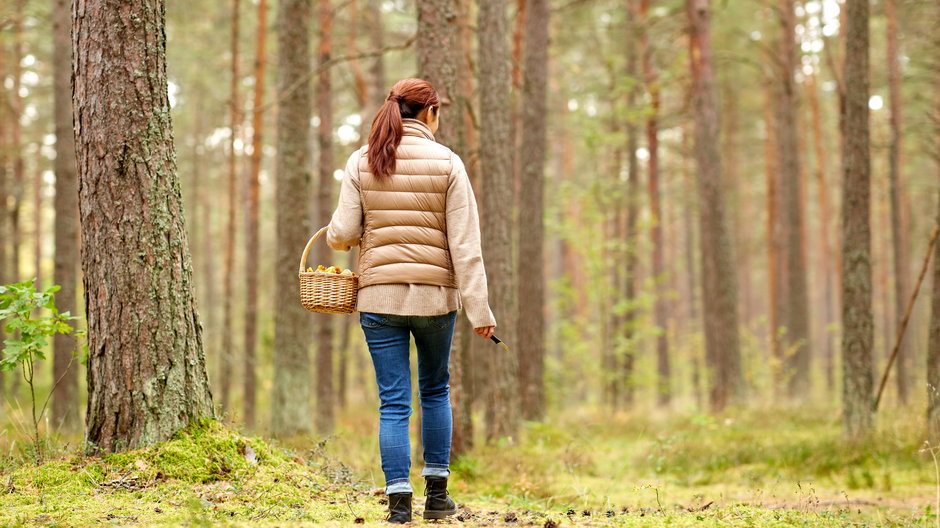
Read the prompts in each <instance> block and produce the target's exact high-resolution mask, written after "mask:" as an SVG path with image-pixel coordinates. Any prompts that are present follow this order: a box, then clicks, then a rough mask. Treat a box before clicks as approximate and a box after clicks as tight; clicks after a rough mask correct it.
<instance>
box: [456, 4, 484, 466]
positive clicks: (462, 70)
mask: <svg viewBox="0 0 940 528" xmlns="http://www.w3.org/2000/svg"><path fill="white" fill-rule="evenodd" d="M456 9H457V22H458V27H457V28H455V30H456V31H457V35H456V38H455V40H454V59H455V60H456V76H457V91H456V92H454V93H453V94H452V95H453V101H452V108H453V109H454V112H453V113H454V114H455V115H454V117H453V118H452V119H454V120H455V121H456V125H455V127H454V130H455V134H454V138H455V139H454V141H455V143H454V145H453V148H454V151H455V152H457V153H458V154H459V155H460V156H462V157H463V159H464V163H465V164H466V165H467V172H468V174H469V175H470V178H471V182H472V181H474V179H475V178H474V171H473V168H472V167H471V165H470V163H469V161H470V160H469V157H470V152H469V150H470V148H469V145H470V135H471V134H472V132H473V131H472V130H471V127H472V123H471V122H470V121H469V120H468V119H466V118H465V116H466V115H467V114H469V113H470V112H469V106H470V105H471V104H472V100H471V97H472V84H473V75H472V72H471V70H470V68H469V64H467V63H468V62H469V61H468V58H467V57H468V54H469V53H470V50H469V47H470V46H469V42H470V40H469V33H470V32H469V31H468V30H467V28H466V27H465V26H466V25H468V24H469V20H470V13H469V11H470V0H457V2H456ZM461 21H463V24H460V22H461ZM472 334H473V331H472V328H471V327H470V322H469V320H468V319H467V318H466V317H459V318H458V319H457V325H456V328H455V330H454V338H453V341H452V343H451V348H450V351H451V352H450V387H451V391H450V401H451V414H452V416H453V424H454V427H453V438H452V441H451V455H452V457H457V456H460V455H462V454H464V453H466V452H467V451H469V450H470V449H471V448H472V447H473V402H474V396H475V394H474V390H473V367H474V366H477V367H478V368H479V364H478V363H476V362H474V361H473V344H474V342H473V337H474V336H473V335H472Z"/></svg>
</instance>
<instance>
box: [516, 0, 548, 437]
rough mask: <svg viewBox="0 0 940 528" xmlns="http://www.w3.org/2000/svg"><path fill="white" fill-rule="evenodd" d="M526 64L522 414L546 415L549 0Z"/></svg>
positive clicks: (530, 16)
mask: <svg viewBox="0 0 940 528" xmlns="http://www.w3.org/2000/svg"><path fill="white" fill-rule="evenodd" d="M528 1H529V7H528V13H527V16H526V21H525V56H524V63H523V69H524V73H523V77H524V81H523V100H522V101H523V106H522V129H523V130H525V134H523V135H522V148H521V151H520V153H519V155H520V162H521V167H522V187H523V188H524V189H525V196H526V199H525V200H521V202H520V210H519V230H520V233H525V236H522V237H519V277H520V280H519V284H518V287H519V297H518V298H519V299H525V305H524V306H523V304H522V303H521V302H520V303H519V312H518V314H517V321H518V323H519V332H518V335H519V339H518V345H517V349H518V351H519V352H518V354H519V388H520V389H521V400H522V416H523V418H525V419H526V420H541V419H542V418H543V417H544V416H545V386H544V382H543V378H544V369H545V367H544V364H545V311H544V309H543V306H545V261H544V256H543V245H544V237H545V228H544V226H543V220H542V217H543V214H544V213H543V207H544V205H543V195H544V185H543V182H544V179H545V148H546V115H547V113H548V112H547V106H548V93H547V92H548V46H549V35H548V28H549V16H550V14H549V7H548V0H528Z"/></svg>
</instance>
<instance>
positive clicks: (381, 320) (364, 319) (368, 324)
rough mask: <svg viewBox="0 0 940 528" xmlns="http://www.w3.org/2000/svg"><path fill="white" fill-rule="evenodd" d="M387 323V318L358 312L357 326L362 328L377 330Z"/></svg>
mask: <svg viewBox="0 0 940 528" xmlns="http://www.w3.org/2000/svg"><path fill="white" fill-rule="evenodd" d="M387 321H388V316H386V315H384V314H377V313H371V312H359V324H360V325H362V327H363V328H378V327H380V326H382V325H384V324H385V323H386V322H387Z"/></svg>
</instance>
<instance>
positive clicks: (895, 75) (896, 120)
mask: <svg viewBox="0 0 940 528" xmlns="http://www.w3.org/2000/svg"><path fill="white" fill-rule="evenodd" d="M895 2H896V0H885V4H884V9H885V19H886V23H887V24H886V25H887V34H888V35H887V41H888V52H887V54H888V57H887V59H888V108H889V110H890V112H891V117H890V119H889V124H890V127H891V142H890V146H889V150H888V185H889V196H890V198H891V241H892V243H893V247H892V249H893V251H892V254H893V256H894V301H895V305H894V306H895V319H896V320H897V321H900V319H901V318H902V317H904V310H905V303H906V302H907V299H908V297H910V295H911V287H910V278H909V277H908V271H909V269H910V259H909V257H908V247H907V240H906V238H907V237H906V236H905V234H906V233H907V226H906V225H904V217H903V215H904V211H903V204H904V203H905V202H906V200H905V196H904V195H905V192H904V178H903V177H902V174H901V140H902V135H901V124H902V120H903V117H902V113H901V104H902V103H901V65H900V53H899V50H898V30H897V15H896V4H895ZM911 352H912V350H911V340H910V339H904V340H903V341H901V348H900V351H899V353H898V359H897V362H898V366H897V376H896V377H895V379H896V380H897V389H898V399H899V400H900V402H901V404H902V405H903V404H905V403H907V400H908V393H909V392H910V390H909V389H910V385H911V373H910V367H911V364H912V362H913V358H912V357H911Z"/></svg>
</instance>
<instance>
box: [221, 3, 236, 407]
mask: <svg viewBox="0 0 940 528" xmlns="http://www.w3.org/2000/svg"><path fill="white" fill-rule="evenodd" d="M231 14H232V31H231V47H230V50H231V54H232V57H231V70H230V72H231V73H230V78H229V101H228V104H229V138H228V139H229V141H228V190H227V196H228V217H227V220H226V223H225V261H224V266H225V271H224V272H223V274H224V283H223V284H224V289H223V291H222V350H221V351H220V352H221V353H220V354H219V386H220V388H221V398H220V399H221V401H220V402H219V403H220V405H221V406H222V412H228V411H230V410H231V409H230V404H231V391H232V368H233V367H234V361H235V357H236V356H235V354H233V350H234V344H233V342H232V334H233V332H232V302H233V298H232V297H233V295H234V293H233V289H234V286H235V211H236V207H237V205H236V201H237V200H236V196H237V190H236V189H237V186H236V181H237V177H236V165H237V163H236V161H237V159H238V157H237V155H236V154H235V140H236V137H237V134H238V131H239V129H240V128H241V127H240V122H241V98H240V97H239V94H238V87H239V85H240V84H241V75H240V73H239V67H238V66H239V65H238V44H239V34H238V33H239V31H238V29H239V28H238V14H239V0H232V13H231Z"/></svg>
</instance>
